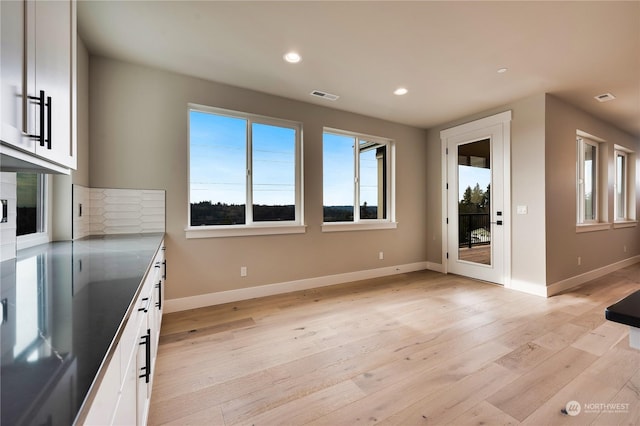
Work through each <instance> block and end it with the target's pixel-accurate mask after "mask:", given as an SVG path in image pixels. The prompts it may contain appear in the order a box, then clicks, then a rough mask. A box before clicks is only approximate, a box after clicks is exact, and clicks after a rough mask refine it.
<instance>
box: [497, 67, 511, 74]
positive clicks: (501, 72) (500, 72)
mask: <svg viewBox="0 0 640 426" xmlns="http://www.w3.org/2000/svg"><path fill="white" fill-rule="evenodd" d="M508 69H509V68H498V74H504V73H505V72H507V70H508Z"/></svg>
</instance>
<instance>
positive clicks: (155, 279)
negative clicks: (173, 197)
mask: <svg viewBox="0 0 640 426" xmlns="http://www.w3.org/2000/svg"><path fill="white" fill-rule="evenodd" d="M165 276H166V263H165V259H164V245H161V249H160V250H158V253H157V254H156V256H155V258H154V260H153V264H152V267H151V270H150V271H149V273H148V274H147V276H146V277H145V280H144V282H143V284H142V289H141V291H140V294H139V296H138V298H137V300H136V303H135V305H134V307H135V309H134V310H133V312H131V315H130V316H129V319H128V320H127V323H126V324H125V327H124V329H123V331H122V334H121V335H120V339H119V341H118V343H117V346H116V348H115V351H114V352H113V355H112V357H111V359H110V361H109V362H108V364H107V365H106V369H105V370H104V375H103V376H102V380H101V381H100V383H99V386H98V388H97V390H96V392H95V394H94V398H93V401H92V402H91V406H90V407H89V411H88V414H87V416H86V417H85V419H84V420H82V421H81V422H80V423H81V424H85V425H92V426H93V425H126V426H131V425H146V424H147V419H148V416H149V404H150V402H151V387H152V384H153V373H154V369H155V360H156V354H157V352H158V338H159V335H160V324H161V322H162V308H163V306H162V304H163V298H164V294H163V293H164V281H165Z"/></svg>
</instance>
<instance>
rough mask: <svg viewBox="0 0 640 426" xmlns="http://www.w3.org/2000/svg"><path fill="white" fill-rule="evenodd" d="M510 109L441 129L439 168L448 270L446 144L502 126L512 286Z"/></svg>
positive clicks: (507, 275) (507, 278)
mask: <svg viewBox="0 0 640 426" xmlns="http://www.w3.org/2000/svg"><path fill="white" fill-rule="evenodd" d="M511 115H512V114H511V110H508V111H504V112H502V113H499V114H495V115H492V116H489V117H485V118H481V119H479V120H475V121H471V122H468V123H464V124H461V125H459V126H454V127H450V128H448V129H444V130H442V131H441V132H440V142H441V170H442V200H441V204H442V270H443V271H442V272H443V273H445V274H448V273H449V260H448V258H447V252H448V250H449V236H448V228H447V226H448V224H447V218H448V217H449V213H448V190H447V185H448V183H447V181H448V165H447V145H448V140H449V139H450V138H452V137H459V136H463V135H464V134H465V133H470V132H475V131H478V130H482V129H485V128H488V127H492V126H496V125H501V126H502V140H503V144H504V146H503V171H504V176H503V184H504V192H503V200H504V212H503V215H504V221H505V227H504V229H503V233H504V236H503V245H504V249H503V253H504V260H503V265H504V287H505V288H509V287H511V217H512V215H511Z"/></svg>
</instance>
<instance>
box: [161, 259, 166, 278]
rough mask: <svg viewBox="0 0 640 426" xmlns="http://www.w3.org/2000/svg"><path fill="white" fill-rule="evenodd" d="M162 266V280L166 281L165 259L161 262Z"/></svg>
mask: <svg viewBox="0 0 640 426" xmlns="http://www.w3.org/2000/svg"><path fill="white" fill-rule="evenodd" d="M162 265H163V266H164V271H163V272H162V279H163V280H166V279H167V259H165V260H163V261H162Z"/></svg>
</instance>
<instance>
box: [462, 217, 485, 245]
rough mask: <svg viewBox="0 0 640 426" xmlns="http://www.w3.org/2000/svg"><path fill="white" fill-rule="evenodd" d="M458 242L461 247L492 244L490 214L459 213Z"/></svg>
mask: <svg viewBox="0 0 640 426" xmlns="http://www.w3.org/2000/svg"><path fill="white" fill-rule="evenodd" d="M458 242H459V244H460V247H468V248H471V247H473V246H478V245H485V244H491V223H490V221H489V214H488V213H459V214H458Z"/></svg>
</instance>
